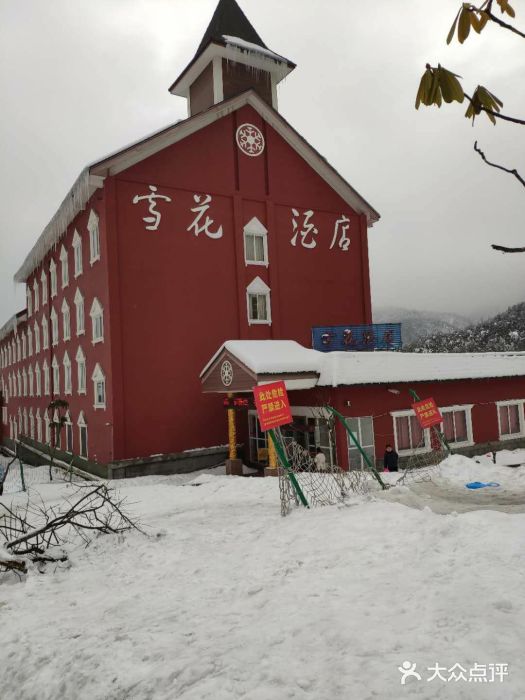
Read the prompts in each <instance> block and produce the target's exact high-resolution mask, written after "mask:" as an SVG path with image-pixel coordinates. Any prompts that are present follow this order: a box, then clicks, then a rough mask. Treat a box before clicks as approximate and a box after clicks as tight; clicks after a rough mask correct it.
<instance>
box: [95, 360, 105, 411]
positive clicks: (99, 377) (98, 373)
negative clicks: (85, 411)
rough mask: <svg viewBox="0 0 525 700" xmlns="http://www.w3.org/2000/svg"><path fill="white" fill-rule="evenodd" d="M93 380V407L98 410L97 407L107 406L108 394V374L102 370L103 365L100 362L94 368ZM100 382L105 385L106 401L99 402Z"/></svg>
mask: <svg viewBox="0 0 525 700" xmlns="http://www.w3.org/2000/svg"><path fill="white" fill-rule="evenodd" d="M91 381H92V382H93V408H94V409H95V410H96V409H97V408H102V409H104V408H106V404H107V400H108V397H107V394H106V375H105V374H104V372H103V371H102V367H101V366H100V365H99V364H98V362H97V364H96V365H95V369H94V370H93V374H92V375H91ZM98 384H102V385H103V392H104V401H101V402H99V401H98V392H97V386H98Z"/></svg>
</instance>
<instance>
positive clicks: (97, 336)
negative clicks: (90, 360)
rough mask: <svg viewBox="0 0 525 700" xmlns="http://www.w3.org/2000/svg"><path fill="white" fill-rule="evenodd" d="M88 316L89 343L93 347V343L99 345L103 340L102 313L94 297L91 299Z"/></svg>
mask: <svg viewBox="0 0 525 700" xmlns="http://www.w3.org/2000/svg"><path fill="white" fill-rule="evenodd" d="M89 315H90V316H91V324H92V337H91V342H92V343H93V345H94V344H95V343H101V342H102V341H103V340H104V311H103V309H102V306H101V305H100V302H99V300H98V299H97V298H96V297H95V298H94V299H93V303H92V304H91V311H90V312H89Z"/></svg>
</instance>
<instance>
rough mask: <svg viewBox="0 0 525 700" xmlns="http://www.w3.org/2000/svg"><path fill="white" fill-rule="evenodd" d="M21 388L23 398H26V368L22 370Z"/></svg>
mask: <svg viewBox="0 0 525 700" xmlns="http://www.w3.org/2000/svg"><path fill="white" fill-rule="evenodd" d="M22 387H23V392H24V393H23V396H27V372H26V368H25V367H24V369H23V370H22Z"/></svg>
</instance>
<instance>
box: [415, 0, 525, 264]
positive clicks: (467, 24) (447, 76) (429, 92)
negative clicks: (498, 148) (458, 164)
mask: <svg viewBox="0 0 525 700" xmlns="http://www.w3.org/2000/svg"><path fill="white" fill-rule="evenodd" d="M495 3H496V4H497V5H498V6H499V9H500V12H501V14H502V15H507V16H508V17H510V18H511V19H514V18H515V16H516V13H515V11H514V8H513V7H512V6H511V5H510V3H509V0H485V2H483V3H482V4H481V5H479V6H476V5H472V4H471V3H467V2H464V3H462V5H461V7H460V9H459V11H458V14H457V15H456V17H455V19H454V22H453V24H452V27H451V28H450V31H449V33H448V37H447V44H450V43H451V41H452V40H453V39H454V36H456V35H457V39H458V41H459V43H460V44H463V43H464V42H465V41H466V39H467V38H468V36H469V34H470V30H471V29H473V30H474V31H475V32H476V33H477V34H481V32H482V31H483V30H484V29H485V27H486V26H487V24H489V23H493V24H495V25H497V26H499V27H501V28H503V29H505V30H507V31H510V32H512V33H513V34H516V35H517V36H520V37H522V38H524V39H525V33H523V32H522V31H521V30H520V29H518V28H517V27H516V26H514V25H512V24H510V23H508V22H506V21H504V20H502V19H501V18H499V17H498V16H497V15H495V14H494V11H493V10H494V4H495ZM460 80H462V77H461V76H459V75H457V74H456V73H453V72H452V71H449V70H447V69H446V68H443V66H442V65H441V64H438V65H437V67H433V66H431V65H430V64H429V63H427V65H426V70H425V72H424V73H423V76H422V78H421V81H420V83H419V89H418V91H417V95H416V109H419V107H420V105H424V106H426V107H430V106H432V105H435V106H437V107H441V105H442V104H443V102H445V103H447V104H450V103H451V102H459V103H460V104H462V103H463V102H464V101H465V100H466V101H467V102H468V106H467V111H466V112H465V117H466V118H467V119H472V123H473V124H474V121H475V119H476V117H477V116H479V115H480V114H481V113H484V114H486V115H487V117H488V118H489V119H490V121H491V122H492V123H493V124H494V125H496V123H497V121H498V120H501V121H505V122H510V123H513V124H518V125H520V126H524V125H525V120H524V119H520V118H517V117H512V116H509V115H506V114H502V113H501V108H502V107H503V102H502V101H501V100H500V99H499V98H498V97H496V95H494V94H493V93H492V92H491V91H490V90H488V88H486V87H484V86H483V85H478V86H477V88H476V89H475V90H474V92H473V93H472V95H469V94H467V93H466V92H465V91H464V90H463V87H462V85H461V82H460ZM474 150H475V151H476V153H478V155H479V156H480V157H481V159H482V160H483V161H484V162H485V163H486V164H487V165H489V166H491V167H494V168H497V169H499V170H502V171H504V172H506V173H508V174H511V175H513V177H514V178H515V179H517V180H518V182H519V183H520V184H521V185H523V186H524V187H525V179H524V178H523V177H522V176H521V175H520V174H519V173H518V171H517V170H516V169H515V168H506V167H505V166H503V165H498V164H496V163H492V162H490V161H489V160H488V159H487V158H486V156H485V154H484V153H483V151H482V150H481V149H480V148H479V147H478V144H477V141H476V142H475V144H474ZM492 247H493V248H494V249H495V250H499V251H501V252H503V253H522V252H525V248H522V247H520V248H509V247H507V246H502V245H493V246H492Z"/></svg>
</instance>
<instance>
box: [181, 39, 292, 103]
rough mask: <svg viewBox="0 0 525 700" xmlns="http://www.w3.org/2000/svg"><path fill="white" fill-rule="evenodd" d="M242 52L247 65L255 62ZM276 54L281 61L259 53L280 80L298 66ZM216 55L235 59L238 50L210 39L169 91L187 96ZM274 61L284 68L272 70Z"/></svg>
mask: <svg viewBox="0 0 525 700" xmlns="http://www.w3.org/2000/svg"><path fill="white" fill-rule="evenodd" d="M240 52H241V53H243V54H244V56H245V62H246V64H247V65H251V63H255V61H250V60H249V54H248V52H243V51H242V50H241V51H240ZM272 53H273V52H272ZM274 55H275V56H276V57H277V58H279V59H280V61H279V62H277V61H275V60H274V59H272V58H270V57H269V56H266V55H265V54H264V53H261V54H258V56H260V60H263V61H264V62H265V63H266V64H267V66H266V68H265V69H266V70H268V72H270V73H271V72H274V73H277V72H278V73H279V74H280V77H279V78H278V81H277V82H280V81H281V80H282V79H283V78H285V77H286V76H287V75H288V74H289V73H291V72H292V71H293V70H294V69H295V68H296V64H295V63H293V61H290V60H289V59H288V58H285V57H284V56H279V54H274ZM214 56H221V57H223V58H226V59H228V60H231V61H234V60H235V57H236V56H237V57H238V51H236V50H235V49H234V48H233V47H232V44H229V43H228V42H227V41H225V40H224V41H219V40H218V39H210V41H209V42H208V43H207V45H206V47H205V48H204V49H203V50H202V51H201V52H200V53H198V54H196V55H195V56H194V57H193V58H192V59H191V61H190V62H189V63H188V65H187V66H186V68H184V70H183V71H182V73H181V74H180V75H179V77H178V78H177V79H176V80H175V82H174V83H173V84H172V85H171V86H170V87H169V92H170V93H171V94H172V95H177V96H178V97H187V94H188V90H189V88H190V85H191V84H192V83H193V82H194V81H195V79H196V78H198V76H199V75H200V74H201V73H202V71H203V70H204V69H205V68H206V66H208V65H209V64H210V62H211V60H212V59H213V57H214ZM272 63H273V64H274V65H281V66H283V68H282V69H281V70H280V71H276V69H275V68H273V71H272ZM284 66H285V68H284Z"/></svg>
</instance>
